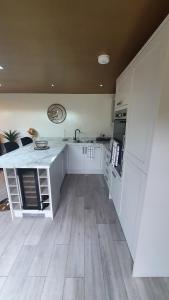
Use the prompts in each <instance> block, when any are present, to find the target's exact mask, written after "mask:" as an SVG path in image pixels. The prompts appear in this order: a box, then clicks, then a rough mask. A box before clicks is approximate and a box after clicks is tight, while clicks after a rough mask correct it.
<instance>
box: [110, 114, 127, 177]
mask: <svg viewBox="0 0 169 300" xmlns="http://www.w3.org/2000/svg"><path fill="white" fill-rule="evenodd" d="M126 119H127V110H126V109H123V110H120V111H118V112H115V119H114V132H113V141H114V143H112V158H111V161H112V164H113V166H114V167H115V168H116V170H117V172H118V173H119V175H120V176H121V174H122V166H123V152H124V145H125V133H126Z"/></svg>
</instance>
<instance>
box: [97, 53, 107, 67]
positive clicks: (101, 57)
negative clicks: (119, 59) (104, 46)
mask: <svg viewBox="0 0 169 300" xmlns="http://www.w3.org/2000/svg"><path fill="white" fill-rule="evenodd" d="M97 59H98V63H99V64H100V65H107V64H108V63H109V62H110V55H108V54H101V55H99V56H98V58H97Z"/></svg>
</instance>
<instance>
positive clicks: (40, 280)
mask: <svg viewBox="0 0 169 300" xmlns="http://www.w3.org/2000/svg"><path fill="white" fill-rule="evenodd" d="M44 283H45V277H26V278H25V280H24V283H23V286H22V287H19V289H20V292H19V296H18V300H40V299H41V295H42V290H43V287H44ZM47 299H48V298H47Z"/></svg>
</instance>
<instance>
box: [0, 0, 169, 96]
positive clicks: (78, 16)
mask: <svg viewBox="0 0 169 300" xmlns="http://www.w3.org/2000/svg"><path fill="white" fill-rule="evenodd" d="M0 4H1V6H0V65H2V66H4V67H5V68H4V70H3V71H0V83H1V84H2V86H1V88H0V92H33V93H35V92H38V93H39V92H41V93H112V92H113V91H114V89H115V79H116V77H117V76H118V75H119V74H120V72H121V71H122V70H123V69H124V68H125V67H126V65H127V64H128V63H129V61H130V60H131V59H132V58H133V57H134V55H135V54H136V53H137V52H138V50H139V49H140V47H141V46H142V45H143V44H144V43H145V41H146V40H147V39H148V38H149V36H150V35H151V34H152V33H153V31H154V30H155V29H156V28H157V27H158V25H159V24H160V23H161V22H162V20H163V19H164V18H165V16H166V15H167V14H168V12H169V0H167V1H164V0H161V1H159V0H104V1H103V0H60V1H59V0H46V1H45V0H27V1H26V0H12V1H11V0H1V3H0ZM104 52H106V53H108V54H110V56H111V63H110V64H109V65H99V64H98V63H97V55H98V54H101V53H104ZM53 82H54V83H55V87H54V88H51V86H50V85H51V83H53ZM99 82H103V87H99Z"/></svg>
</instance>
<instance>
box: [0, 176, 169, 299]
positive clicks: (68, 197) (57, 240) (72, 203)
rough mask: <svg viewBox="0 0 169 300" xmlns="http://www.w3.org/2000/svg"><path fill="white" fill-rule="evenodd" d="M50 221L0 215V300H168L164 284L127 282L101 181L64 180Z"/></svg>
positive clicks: (123, 250) (124, 254)
mask: <svg viewBox="0 0 169 300" xmlns="http://www.w3.org/2000/svg"><path fill="white" fill-rule="evenodd" d="M61 198H62V199H61V204H60V207H59V210H58V212H57V214H56V217H55V219H54V221H53V222H52V221H50V220H45V219H40V218H39V219H35V218H32V219H30V218H29V219H28V218H25V219H22V220H19V219H16V220H14V221H13V222H12V221H11V219H10V214H9V212H4V213H1V214H0V300H14V299H15V300H28V299H29V300H35V299H37V300H40V299H41V300H168V299H169V279H164V278H163V279H160V278H158V279H157V278H154V279H152V278H148V279H139V278H137V279H133V278H132V277H131V270H132V260H131V258H130V254H129V251H128V248H127V245H126V242H125V239H124V236H123V232H122V230H121V227H120V224H119V221H118V219H117V216H116V213H115V210H114V208H113V204H112V201H109V200H108V195H107V192H106V188H105V184H104V181H103V177H102V176H99V175H86V176H85V175H69V176H67V177H66V179H65V181H64V185H63V188H62V197H61Z"/></svg>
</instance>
